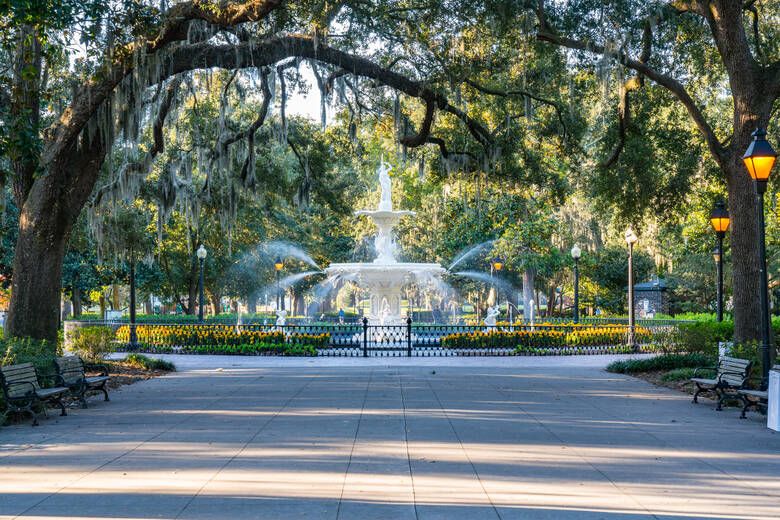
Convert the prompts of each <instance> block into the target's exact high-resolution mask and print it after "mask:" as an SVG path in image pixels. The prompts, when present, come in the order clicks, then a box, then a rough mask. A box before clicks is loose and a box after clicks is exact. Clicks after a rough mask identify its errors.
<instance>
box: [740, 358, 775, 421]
mask: <svg viewBox="0 0 780 520" xmlns="http://www.w3.org/2000/svg"><path fill="white" fill-rule="evenodd" d="M772 369H773V370H780V365H775V366H774V367H772ZM749 381H758V389H756V390H754V389H752V388H750V387H749V386H748V385H749ZM738 393H739V396H740V397H741V398H742V402H743V403H745V406H743V407H742V414H741V415H740V416H739V418H740V419H746V418H747V417H746V416H745V412H747V411H748V408H751V407H756V408H758V407H759V406H763V407H764V409H766V407H767V406H769V381H768V380H767V379H766V378H764V377H748V378H745V381H743V383H742V388H740V389H739V390H738Z"/></svg>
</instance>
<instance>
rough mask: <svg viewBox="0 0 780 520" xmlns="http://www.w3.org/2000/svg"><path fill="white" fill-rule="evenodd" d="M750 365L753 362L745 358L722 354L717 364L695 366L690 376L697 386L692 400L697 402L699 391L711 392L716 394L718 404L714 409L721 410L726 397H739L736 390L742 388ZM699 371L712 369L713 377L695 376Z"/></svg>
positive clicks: (751, 365) (748, 373)
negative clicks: (713, 365) (712, 365)
mask: <svg viewBox="0 0 780 520" xmlns="http://www.w3.org/2000/svg"><path fill="white" fill-rule="evenodd" d="M752 367H753V362H752V361H749V360H747V359H739V358H733V357H728V356H723V357H722V358H720V360H719V361H718V366H715V367H698V368H696V369H695V370H694V371H693V377H692V378H691V381H692V382H694V383H695V384H696V388H697V389H696V392H695V393H694V394H693V402H694V403H698V402H699V394H700V393H702V392H713V393H715V394H716V395H717V396H718V406H716V407H715V409H716V410H722V405H723V401H725V400H726V399H729V398H734V399H741V398H740V397H739V394H737V392H736V391H738V390H739V389H741V388H743V385H744V382H745V380H746V379H747V378H748V377H749V376H750V369H751V368H752ZM700 371H702V372H704V371H712V372H714V373H715V377H714V378H712V379H707V378H703V377H697V376H698V375H699V372H700ZM730 391H731V392H730Z"/></svg>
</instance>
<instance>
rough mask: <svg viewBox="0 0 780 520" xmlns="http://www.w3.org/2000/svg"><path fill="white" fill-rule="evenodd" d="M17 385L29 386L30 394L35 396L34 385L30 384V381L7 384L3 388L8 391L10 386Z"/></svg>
mask: <svg viewBox="0 0 780 520" xmlns="http://www.w3.org/2000/svg"><path fill="white" fill-rule="evenodd" d="M19 385H30V389H31V390H32V392H31V393H33V394H35V385H34V384H32V383H31V382H30V381H16V382H14V383H7V384H6V385H5V386H6V387H7V388H8V389H9V390H10V389H11V387H12V386H19ZM17 397H19V396H17Z"/></svg>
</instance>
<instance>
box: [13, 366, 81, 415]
mask: <svg viewBox="0 0 780 520" xmlns="http://www.w3.org/2000/svg"><path fill="white" fill-rule="evenodd" d="M46 379H54V380H57V381H59V382H60V383H62V386H58V387H54V388H43V385H42V384H41V381H43V380H46ZM0 382H1V383H2V386H3V394H4V395H5V403H6V406H7V407H8V409H7V410H6V411H5V413H4V414H3V423H5V419H6V417H7V415H8V414H9V413H10V412H29V413H30V415H32V418H33V426H37V425H38V418H37V417H36V415H35V412H34V411H33V409H32V407H33V405H35V404H41V405H43V414H44V415H46V403H54V404H56V405H57V406H59V407H60V410H61V411H62V413H61V414H60V415H68V414H67V413H65V405H64V404H63V402H62V399H61V397H62V394H65V393H67V392H68V388H67V386H66V385H65V384H64V383H63V381H62V377H61V376H60V375H58V374H45V375H39V374H38V371H37V370H36V369H35V365H33V364H32V363H21V364H19V365H7V366H4V367H0Z"/></svg>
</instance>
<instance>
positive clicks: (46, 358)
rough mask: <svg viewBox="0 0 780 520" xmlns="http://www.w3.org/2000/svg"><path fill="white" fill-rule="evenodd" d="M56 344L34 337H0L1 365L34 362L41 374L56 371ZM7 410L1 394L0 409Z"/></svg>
mask: <svg viewBox="0 0 780 520" xmlns="http://www.w3.org/2000/svg"><path fill="white" fill-rule="evenodd" d="M56 355H57V349H56V346H55V345H54V344H53V343H51V342H48V341H40V340H36V339H32V338H6V339H0V366H5V365H16V364H19V363H29V362H33V363H34V364H35V368H37V369H38V372H39V373H40V374H51V373H52V372H54V357H55V356H56ZM2 410H5V400H4V399H3V396H2V394H0V411H2Z"/></svg>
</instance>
